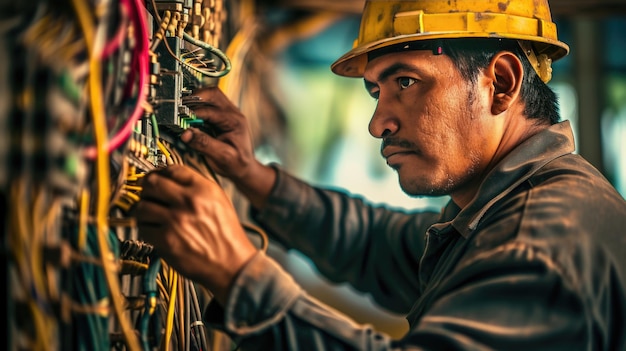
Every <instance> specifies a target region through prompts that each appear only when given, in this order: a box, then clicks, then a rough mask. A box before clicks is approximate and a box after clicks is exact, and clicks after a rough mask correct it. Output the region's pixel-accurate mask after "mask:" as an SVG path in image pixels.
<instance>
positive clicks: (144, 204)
mask: <svg viewBox="0 0 626 351" xmlns="http://www.w3.org/2000/svg"><path fill="white" fill-rule="evenodd" d="M170 215H171V210H170V209H169V208H168V207H166V206H164V205H163V204H161V203H159V202H155V201H151V200H145V199H142V201H140V202H139V203H137V205H136V206H135V208H134V212H133V216H134V217H135V220H136V221H137V227H138V228H139V230H140V231H141V228H161V227H162V226H163V224H164V223H165V222H166V221H167V218H169V216H170Z"/></svg>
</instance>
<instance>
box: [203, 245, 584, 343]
mask: <svg viewBox="0 0 626 351" xmlns="http://www.w3.org/2000/svg"><path fill="white" fill-rule="evenodd" d="M528 257H533V258H532V259H530V260H528V259H527V258H528ZM555 268H556V267H555V266H554V262H551V261H550V260H549V258H547V257H542V256H541V255H540V254H539V253H538V252H537V251H536V250H533V249H531V248H528V247H517V248H514V249H510V250H505V251H502V250H494V251H492V252H490V253H488V254H487V255H485V256H483V257H481V258H480V259H477V260H473V261H471V262H468V263H467V264H465V265H461V267H460V269H458V270H456V271H455V272H454V273H453V274H452V275H451V276H450V277H449V278H450V279H447V280H446V281H444V282H443V283H442V285H441V288H439V289H436V291H434V292H433V296H432V297H433V302H432V303H431V304H429V306H428V308H427V309H426V310H425V313H424V314H423V315H421V316H420V318H419V319H418V320H416V321H415V323H414V324H413V325H412V327H411V329H410V331H409V332H408V333H407V335H406V336H405V337H403V338H402V339H401V340H392V339H391V338H390V337H389V336H388V335H385V334H382V333H378V332H376V331H375V330H372V329H371V327H370V326H369V325H360V324H356V323H354V322H353V321H351V320H350V319H348V318H346V317H345V316H343V315H342V314H340V313H338V312H336V311H334V310H332V309H330V308H328V307H327V306H325V305H323V304H321V303H320V302H318V301H316V300H315V299H314V298H312V297H310V296H308V295H307V294H306V293H304V292H303V291H302V290H301V289H300V288H299V287H298V286H297V285H296V284H295V283H294V282H293V280H292V279H291V277H289V275H288V274H287V273H285V272H284V271H283V270H282V269H281V268H280V266H279V265H278V264H276V263H274V262H272V261H271V259H270V258H267V257H266V256H264V255H262V254H261V255H258V256H256V257H254V258H253V259H252V260H251V261H250V262H249V264H248V265H246V267H244V269H243V270H242V272H241V273H240V275H239V276H238V277H237V278H236V280H235V282H234V287H233V290H232V294H231V295H230V297H229V300H228V301H227V304H226V305H225V308H224V309H222V308H221V307H220V306H219V305H217V304H212V305H210V306H209V308H208V309H207V310H206V312H205V319H206V320H207V321H208V322H209V323H211V324H213V326H217V327H218V328H220V329H222V330H224V331H225V332H226V333H227V334H229V335H230V336H231V337H232V339H233V340H234V341H235V342H236V343H237V344H238V345H239V346H240V349H241V350H292V351H297V350H317V351H324V350H423V351H426V350H432V351H435V350H459V351H460V350H524V351H526V350H533V351H542V350H544V351H554V350H568V351H569V350H587V349H591V348H593V345H594V344H593V341H592V336H591V335H590V334H589V333H588V331H589V330H592V328H593V321H592V320H591V319H592V318H593V316H590V315H589V314H587V313H586V312H585V307H584V302H583V299H582V298H581V296H580V295H579V294H578V293H577V292H576V291H575V290H574V289H572V287H571V286H570V285H568V284H567V283H565V281H564V279H563V277H562V276H561V275H560V272H558V270H557V269H555Z"/></svg>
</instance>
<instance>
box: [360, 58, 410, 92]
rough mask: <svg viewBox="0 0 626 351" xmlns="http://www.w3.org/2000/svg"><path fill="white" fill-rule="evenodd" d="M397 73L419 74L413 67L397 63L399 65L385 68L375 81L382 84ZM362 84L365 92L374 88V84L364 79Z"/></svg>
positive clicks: (395, 64)
mask: <svg viewBox="0 0 626 351" xmlns="http://www.w3.org/2000/svg"><path fill="white" fill-rule="evenodd" d="M399 71H410V72H416V73H419V70H418V69H417V68H415V66H411V65H408V64H406V63H401V62H399V63H394V64H393V65H391V66H389V67H387V68H385V69H384V70H383V71H382V72H380V74H379V75H378V77H376V81H377V82H382V81H384V80H386V79H387V78H389V77H390V76H392V75H394V74H396V73H397V72H399ZM363 82H364V83H365V89H367V91H370V90H371V89H372V88H373V87H375V86H376V83H374V82H371V81H369V80H367V79H365V78H363Z"/></svg>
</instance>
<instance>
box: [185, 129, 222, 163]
mask: <svg viewBox="0 0 626 351" xmlns="http://www.w3.org/2000/svg"><path fill="white" fill-rule="evenodd" d="M180 139H181V140H182V141H183V142H184V143H186V144H187V145H189V146H190V147H191V148H193V149H194V150H196V151H199V152H201V153H203V154H205V155H207V156H208V157H209V158H212V157H213V156H215V155H216V154H220V153H224V152H226V151H225V150H226V149H227V148H229V147H230V146H229V145H228V144H226V143H224V142H223V141H221V140H218V139H216V138H213V137H211V136H210V135H207V134H206V133H203V132H202V131H200V130H198V129H196V128H187V129H186V130H185V131H184V132H183V134H181V136H180Z"/></svg>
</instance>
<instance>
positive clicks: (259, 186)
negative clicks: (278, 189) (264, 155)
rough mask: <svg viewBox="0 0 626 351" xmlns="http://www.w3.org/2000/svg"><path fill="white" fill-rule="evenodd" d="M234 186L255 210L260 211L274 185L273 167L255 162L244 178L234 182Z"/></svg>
mask: <svg viewBox="0 0 626 351" xmlns="http://www.w3.org/2000/svg"><path fill="white" fill-rule="evenodd" d="M234 183H235V186H236V187H237V190H239V191H240V192H241V193H242V194H243V195H244V196H245V197H246V198H247V199H248V201H249V202H250V205H252V207H254V208H256V209H261V208H263V206H264V205H265V203H266V202H267V199H268V198H269V196H270V193H271V192H272V189H273V188H274V183H276V170H275V169H274V168H273V167H270V166H267V165H264V164H262V163H260V162H259V161H255V163H254V165H253V166H251V168H250V170H249V171H248V172H247V173H246V175H245V176H243V177H242V178H240V179H238V180H236V181H235V182H234Z"/></svg>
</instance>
